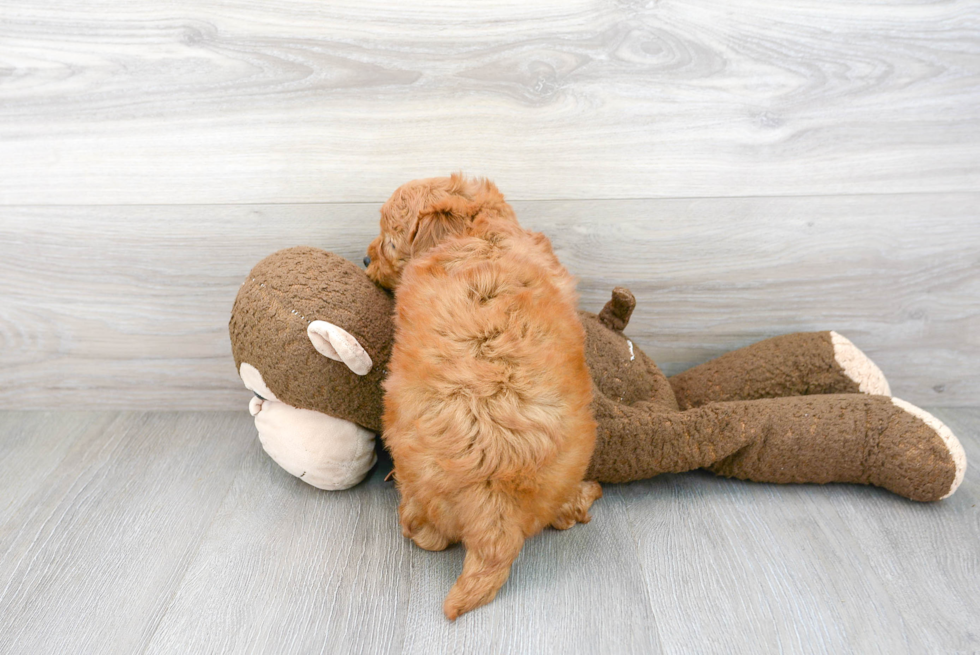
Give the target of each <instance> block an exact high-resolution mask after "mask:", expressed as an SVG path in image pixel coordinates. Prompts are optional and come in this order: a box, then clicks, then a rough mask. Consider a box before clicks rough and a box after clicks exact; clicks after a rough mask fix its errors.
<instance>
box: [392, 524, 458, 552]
mask: <svg viewBox="0 0 980 655" xmlns="http://www.w3.org/2000/svg"><path fill="white" fill-rule="evenodd" d="M405 532H406V530H405V529H404V528H403V529H402V534H405ZM405 536H406V537H409V538H410V539H411V540H412V541H414V542H415V545H416V546H418V547H419V548H421V549H423V550H434V551H438V550H446V548H448V547H449V539H447V538H446V536H445V535H443V534H442V533H441V532H439V531H438V530H436V528H435V526H433V525H431V524H428V523H424V524H422V525H420V526H418V527H416V528H415V529H414V530H412V531H411V534H405Z"/></svg>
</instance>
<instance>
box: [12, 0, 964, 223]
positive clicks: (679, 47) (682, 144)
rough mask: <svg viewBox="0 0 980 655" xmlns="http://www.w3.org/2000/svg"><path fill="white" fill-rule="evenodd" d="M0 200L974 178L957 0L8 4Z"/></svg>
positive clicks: (876, 189) (879, 187) (572, 193)
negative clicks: (460, 182) (493, 184)
mask: <svg viewBox="0 0 980 655" xmlns="http://www.w3.org/2000/svg"><path fill="white" fill-rule="evenodd" d="M0 61H2V67H0V70H2V79H3V83H2V84H0V203H4V204H78V203H85V204H96V203H98V204H146V203H238V202H323V201H332V202H336V201H380V200H383V199H384V198H385V197H386V196H387V195H388V193H389V192H390V191H391V189H393V188H394V187H395V186H397V185H398V184H399V183H401V182H403V181H405V180H408V179H412V178H415V177H421V176H425V175H431V174H445V173H446V172H447V171H449V170H454V169H457V168H464V169H466V170H468V171H470V172H474V173H481V174H486V175H489V176H491V177H493V178H495V179H496V180H497V181H498V182H499V183H500V184H501V185H502V187H503V188H504V189H507V190H508V191H509V192H510V194H511V195H512V197H514V198H515V199H561V198H636V197H641V198H643V197H705V196H709V197H717V196H759V195H780V196H781V195H808V194H821V195H823V194H838V193H894V192H913V191H914V192H936V191H976V190H978V188H980V187H978V185H980V129H978V125H980V10H978V7H977V4H976V3H975V2H973V1H972V0H958V1H950V2H927V1H925V0H921V1H911V2H905V1H900V0H892V1H886V2H875V3H864V4H855V3H853V2H850V1H847V0H837V1H833V2H827V1H824V0H800V1H798V2H793V3H771V2H761V1H758V0H739V1H738V2H734V3H733V2H729V1H727V0H712V1H709V2H699V3H687V2H680V1H679V0H667V1H663V2H643V1H636V2H634V1H624V2H598V1H596V0H575V1H572V2H568V1H565V0H549V1H548V2H540V3H525V2H518V1H516V0H494V1H492V2H481V3H460V2H436V3H428V4H427V5H426V6H425V7H424V8H422V7H418V6H416V5H406V4H404V3H399V2H396V1H395V0H375V1H372V2H352V1H345V2H330V3H324V2H320V1H319V0H262V1H261V2H260V1H258V0H234V1H231V2H222V3H208V4H201V3H198V2H194V1H193V0H176V1H174V2H167V3H165V4H161V3H159V2H155V1H154V0H128V1H127V2H120V1H118V0H115V1H109V0H103V1H102V2H95V3H85V4H84V5H80V4H78V3H76V2H71V1H69V0H47V1H46V2H36V0H9V1H7V2H5V3H4V7H3V20H2V23H0Z"/></svg>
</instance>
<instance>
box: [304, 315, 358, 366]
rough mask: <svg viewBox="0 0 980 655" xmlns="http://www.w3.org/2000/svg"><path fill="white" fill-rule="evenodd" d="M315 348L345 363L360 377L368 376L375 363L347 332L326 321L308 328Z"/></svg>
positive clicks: (307, 331)
mask: <svg viewBox="0 0 980 655" xmlns="http://www.w3.org/2000/svg"><path fill="white" fill-rule="evenodd" d="M306 335H307V336H308V337H309V338H310V342H311V343H312V344H313V347H314V348H316V350H317V352H319V353H320V354H321V355H323V356H324V357H329V358H330V359H335V360H337V361H338V362H343V363H344V364H346V365H347V368H349V369H350V370H351V371H353V372H354V373H356V374H358V375H367V374H368V371H370V370H371V367H372V366H374V362H372V361H371V356H370V355H368V354H367V351H366V350H364V348H363V347H362V346H361V344H360V343H358V341H357V339H356V338H355V337H354V335H352V334H351V333H350V332H348V331H347V330H345V329H343V328H340V327H337V326H336V325H334V324H333V323H328V322H326V321H313V322H312V323H310V325H309V327H307V328H306Z"/></svg>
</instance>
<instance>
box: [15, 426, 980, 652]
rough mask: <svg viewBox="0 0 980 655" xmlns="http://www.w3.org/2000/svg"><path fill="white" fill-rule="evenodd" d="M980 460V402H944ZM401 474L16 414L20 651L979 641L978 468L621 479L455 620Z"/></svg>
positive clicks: (243, 438) (245, 430)
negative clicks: (960, 475) (921, 497)
mask: <svg viewBox="0 0 980 655" xmlns="http://www.w3.org/2000/svg"><path fill="white" fill-rule="evenodd" d="M933 411H934V412H935V413H936V415H937V416H939V417H940V418H941V419H942V420H943V421H945V422H947V423H948V424H949V425H950V426H951V427H952V428H953V430H954V431H955V432H956V433H957V434H958V435H959V437H960V438H961V440H962V441H963V444H964V446H965V447H966V451H967V456H968V457H969V458H970V461H972V462H977V461H980V409H971V408H957V409H934V410H933ZM388 466H390V463H388V462H387V461H386V460H382V462H381V464H380V465H379V467H378V468H377V469H375V471H374V472H373V473H372V475H371V476H370V478H369V479H368V480H367V481H366V482H365V483H363V484H361V485H359V486H358V487H356V488H354V489H352V490H349V491H345V492H324V491H318V490H316V489H313V488H312V487H309V486H307V485H305V484H303V483H302V482H299V481H298V480H296V479H295V478H293V477H291V476H289V475H287V474H285V473H284V472H283V471H281V470H280V469H279V468H278V467H277V466H276V465H275V464H274V463H273V462H272V461H271V460H270V459H269V458H268V457H266V456H265V455H264V453H263V452H262V450H261V448H260V447H259V444H258V440H257V439H256V437H255V432H254V429H253V426H252V424H251V420H250V417H249V416H248V414H247V413H246V412H244V411H241V412H235V413H229V412H185V413H142V412H121V413H119V412H3V413H0V480H2V481H3V487H2V496H0V635H3V638H2V639H0V652H3V653H66V652H78V653H95V652H98V653H127V654H128V653H205V652H206V653H276V652H296V653H311V652H324V653H342V652H356V653H389V652H392V653H403V652H404V653H449V652H466V653H490V652H493V653H500V652H504V653H551V652H561V653H656V652H667V653H692V652H716V653H731V652H744V653H757V652H765V651H769V652H776V651H782V652H798V653H804V652H805V653H841V652H862V653H874V652H882V653H906V652H908V653H920V652H940V651H953V650H958V651H969V650H976V649H980V598H978V595H977V589H978V588H980V509H978V507H977V503H978V500H980V472H978V470H977V468H976V466H974V467H973V468H970V469H968V471H967V475H966V480H965V481H964V482H963V485H962V487H960V489H959V491H957V492H956V494H955V495H954V496H953V497H952V498H950V499H948V500H946V501H943V502H939V503H935V504H928V505H924V504H916V503H912V502H910V501H906V500H904V499H902V498H899V497H897V496H894V495H891V494H889V493H887V492H884V491H882V490H879V489H875V488H865V487H854V486H825V487H819V486H775V485H762V484H752V483H743V482H738V481H732V480H724V479H719V478H715V477H713V476H711V475H709V474H706V473H692V474H685V475H672V476H662V477H659V478H655V479H652V480H649V481H644V482H638V483H634V484H630V485H621V486H616V485H609V486H607V487H606V488H605V496H604V497H603V498H602V499H601V500H600V501H599V502H598V503H597V504H596V506H595V507H594V511H593V520H592V522H591V523H590V524H588V525H586V526H577V527H575V528H574V529H572V530H570V531H568V532H557V531H554V530H549V531H547V532H545V533H543V534H541V535H540V536H538V537H536V538H534V539H533V540H531V541H529V542H528V544H527V545H526V547H525V548H524V551H523V552H522V553H521V556H520V558H519V559H518V561H517V563H516V564H515V566H514V569H513V574H512V576H511V578H510V580H509V581H508V582H507V584H506V585H505V587H504V588H503V590H502V591H501V593H500V595H499V596H498V598H497V599H496V600H495V601H494V602H493V603H492V604H491V605H489V606H487V607H485V608H482V609H480V610H477V611H476V612H473V613H472V614H469V615H465V616H463V617H462V618H460V620H459V621H457V622H456V623H449V622H447V621H446V620H445V619H444V618H443V616H442V612H441V605H442V598H443V596H444V595H445V593H446V591H447V590H448V589H449V587H450V585H451V584H452V582H453V580H454V579H455V576H456V575H457V574H458V572H459V570H460V567H461V564H462V552H461V551H460V549H458V548H456V549H452V550H450V551H447V552H444V553H429V552H425V551H422V550H420V549H418V548H416V547H415V546H414V545H412V544H411V543H410V542H408V541H407V540H405V539H403V538H402V537H401V534H400V532H399V530H398V527H397V521H396V515H395V510H396V505H397V498H396V493H395V491H394V489H393V487H392V485H391V484H390V483H386V482H384V481H383V478H384V475H385V473H386V472H387V468H388Z"/></svg>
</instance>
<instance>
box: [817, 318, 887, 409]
mask: <svg viewBox="0 0 980 655" xmlns="http://www.w3.org/2000/svg"><path fill="white" fill-rule="evenodd" d="M830 339H831V341H832V342H833V344H834V359H836V360H837V363H838V364H839V365H840V367H841V368H842V369H844V374H845V375H846V376H847V377H849V378H851V379H852V380H854V381H855V382H857V384H858V388H859V389H860V391H861V393H867V394H871V395H874V396H890V395H892V390H891V387H889V386H888V380H886V379H885V374H884V373H882V372H881V369H880V368H878V366H877V365H876V364H875V363H874V362H873V361H871V359H870V358H869V357H868V356H867V355H865V354H864V353H863V352H861V349H860V348H858V347H857V346H855V345H854V344H853V343H851V340H850V339H848V338H847V337H844V336H841V335H839V334H837V333H836V332H833V331H831V333H830Z"/></svg>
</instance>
